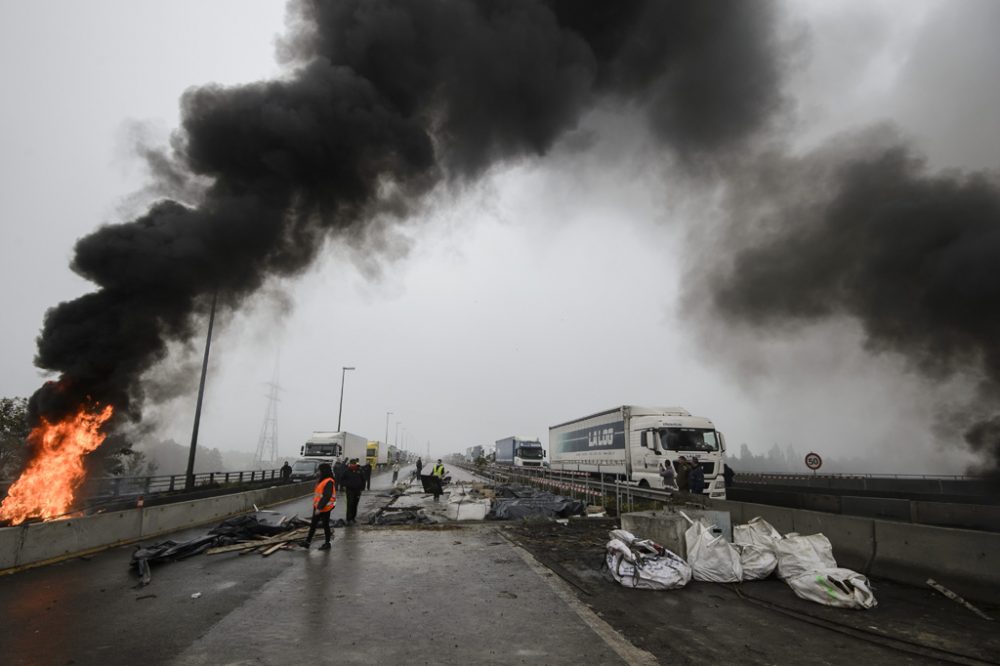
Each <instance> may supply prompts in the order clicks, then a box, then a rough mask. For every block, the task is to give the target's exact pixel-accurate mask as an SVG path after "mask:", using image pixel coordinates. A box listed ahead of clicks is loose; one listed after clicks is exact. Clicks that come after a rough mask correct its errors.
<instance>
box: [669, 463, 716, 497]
mask: <svg viewBox="0 0 1000 666" xmlns="http://www.w3.org/2000/svg"><path fill="white" fill-rule="evenodd" d="M660 477H661V478H662V479H663V487H664V488H676V489H677V490H679V491H681V492H682V493H698V494H700V493H703V492H704V491H705V470H703V469H702V468H701V463H700V462H699V461H698V456H691V458H690V459H689V458H688V457H687V456H678V458H677V460H676V461H674V462H673V463H671V462H670V461H669V460H667V461H665V462H664V463H663V464H662V465H661V466H660Z"/></svg>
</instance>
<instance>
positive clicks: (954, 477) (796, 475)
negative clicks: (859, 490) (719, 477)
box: [736, 472, 982, 481]
mask: <svg viewBox="0 0 1000 666" xmlns="http://www.w3.org/2000/svg"><path fill="white" fill-rule="evenodd" d="M750 477H763V478H766V479H926V480H930V481H980V480H982V479H981V477H976V476H969V475H967V474H881V473H874V472H873V473H867V472H865V473H846V472H844V473H836V474H819V473H809V472H737V473H736V478H737V479H740V478H750Z"/></svg>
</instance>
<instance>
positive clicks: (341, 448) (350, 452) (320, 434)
mask: <svg viewBox="0 0 1000 666" xmlns="http://www.w3.org/2000/svg"><path fill="white" fill-rule="evenodd" d="M367 449H368V438H367V437H362V436H361V435H355V434H352V433H349V432H343V431H341V432H325V431H316V432H314V433H313V434H312V436H310V437H309V439H307V440H306V443H305V444H303V445H302V448H301V449H300V450H299V455H301V456H302V457H303V458H324V459H326V460H329V461H331V462H332V461H334V460H336V459H337V458H343V459H344V460H345V461H347V460H350V459H351V458H357V459H358V461H359V462H362V463H363V462H364V458H365V455H366V454H367V452H368V451H367Z"/></svg>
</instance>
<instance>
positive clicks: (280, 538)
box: [205, 527, 309, 555]
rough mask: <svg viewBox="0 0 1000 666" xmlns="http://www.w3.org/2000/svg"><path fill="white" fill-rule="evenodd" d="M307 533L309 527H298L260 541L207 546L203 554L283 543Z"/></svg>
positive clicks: (216, 553) (231, 551)
mask: <svg viewBox="0 0 1000 666" xmlns="http://www.w3.org/2000/svg"><path fill="white" fill-rule="evenodd" d="M308 533H309V528H307V527H300V528H299V529H296V530H292V531H291V532H284V533H282V534H276V535H275V536H273V537H271V538H269V539H264V540H262V541H244V542H243V543H234V544H233V545H231V546H216V547H215V548H209V549H208V550H206V551H205V554H206V555H219V554H220V553H233V552H236V551H238V550H247V549H251V548H259V547H261V546H268V545H271V544H275V543H284V542H285V541H295V540H296V539H301V538H302V537H304V536H305V535H306V534H308Z"/></svg>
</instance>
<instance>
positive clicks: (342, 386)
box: [337, 367, 354, 432]
mask: <svg viewBox="0 0 1000 666" xmlns="http://www.w3.org/2000/svg"><path fill="white" fill-rule="evenodd" d="M353 369H354V368H347V367H344V368H341V369H340V409H338V410H337V432H340V417H341V415H342V414H343V413H344V377H345V376H346V375H347V371H348V370H353Z"/></svg>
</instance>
